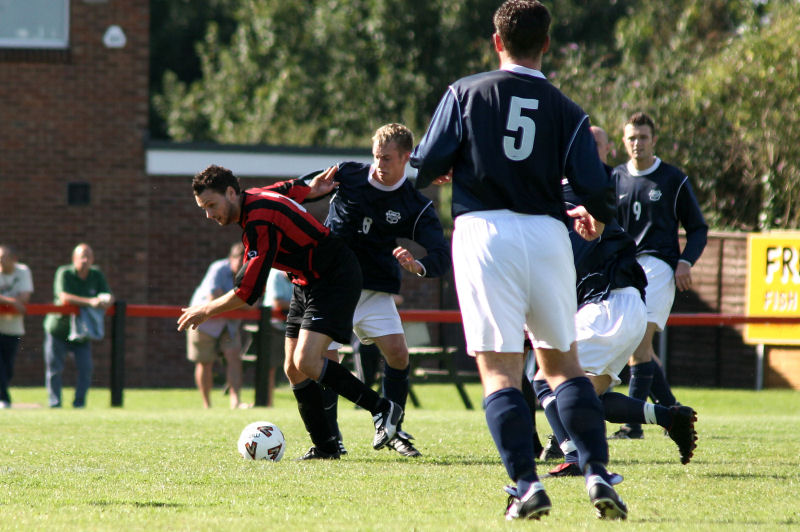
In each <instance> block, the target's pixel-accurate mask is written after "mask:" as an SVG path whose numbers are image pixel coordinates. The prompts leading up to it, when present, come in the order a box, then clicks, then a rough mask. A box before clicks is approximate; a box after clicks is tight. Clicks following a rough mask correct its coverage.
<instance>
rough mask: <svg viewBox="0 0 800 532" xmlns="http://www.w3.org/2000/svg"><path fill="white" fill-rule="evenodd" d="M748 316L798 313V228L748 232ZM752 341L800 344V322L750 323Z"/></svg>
mask: <svg viewBox="0 0 800 532" xmlns="http://www.w3.org/2000/svg"><path fill="white" fill-rule="evenodd" d="M746 304H747V307H746V313H747V315H748V316H778V317H800V232H797V231H775V232H769V233H751V234H749V235H747V303H746ZM744 338H745V341H746V342H747V343H751V344H778V345H800V325H798V324H791V325H786V324H784V325H771V324H752V325H747V326H746V327H745V332H744Z"/></svg>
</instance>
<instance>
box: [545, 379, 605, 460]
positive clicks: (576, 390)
mask: <svg viewBox="0 0 800 532" xmlns="http://www.w3.org/2000/svg"><path fill="white" fill-rule="evenodd" d="M554 393H555V396H556V404H557V408H558V415H559V417H560V418H561V423H563V425H564V428H565V429H566V430H567V434H569V437H570V440H572V442H573V443H574V444H575V447H576V448H577V449H578V458H579V460H580V467H581V470H583V469H584V468H585V467H586V464H588V463H592V462H595V463H601V464H607V463H608V442H607V441H606V422H605V420H604V419H603V405H602V404H601V403H600V399H598V397H597V394H596V393H595V391H594V386H592V383H591V381H590V380H589V378H588V377H575V378H572V379H569V380H567V381H564V382H562V383H561V384H559V385H558V387H557V388H556V389H555V392H554Z"/></svg>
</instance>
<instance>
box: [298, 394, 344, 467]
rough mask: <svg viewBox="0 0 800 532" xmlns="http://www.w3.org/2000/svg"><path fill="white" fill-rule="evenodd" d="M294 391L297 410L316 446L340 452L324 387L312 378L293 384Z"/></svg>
mask: <svg viewBox="0 0 800 532" xmlns="http://www.w3.org/2000/svg"><path fill="white" fill-rule="evenodd" d="M292 393H294V397H295V399H297V410H298V411H299V412H300V419H302V420H303V424H304V425H305V427H306V430H307V431H308V435H309V436H310V437H311V442H312V443H313V444H314V447H316V448H317V449H319V450H320V451H323V452H326V453H329V454H334V453H336V452H338V446H337V444H336V434H333V433H332V432H331V427H330V425H329V424H328V420H327V419H326V418H325V409H324V407H323V402H322V387H321V386H320V385H319V384H318V383H317V382H316V381H313V380H311V379H306V380H304V381H303V382H301V383H298V384H295V385H293V386H292Z"/></svg>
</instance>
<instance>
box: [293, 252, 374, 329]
mask: <svg viewBox="0 0 800 532" xmlns="http://www.w3.org/2000/svg"><path fill="white" fill-rule="evenodd" d="M316 254H317V255H319V259H320V262H321V263H324V264H325V265H326V266H325V267H324V268H320V269H318V270H317V271H319V272H320V278H319V279H317V280H316V281H312V282H311V283H309V284H308V285H306V286H300V285H294V292H293V293H292V301H291V303H290V304H289V315H288V316H287V318H286V337H287V338H297V337H298V336H299V334H300V329H306V330H309V331H314V332H318V333H322V334H324V335H327V336H329V337H330V338H332V339H333V340H334V341H336V342H339V343H342V344H348V343H350V339H351V338H352V336H353V312H355V309H356V305H357V304H358V298H359V297H360V296H361V267H360V266H359V265H358V259H357V258H356V255H355V253H353V252H352V251H351V250H350V248H349V247H347V244H345V243H344V241H342V240H340V239H339V238H336V237H328V238H326V239H325V240H323V241H322V242H321V243H320V245H319V249H318V250H317V251H316ZM315 262H316V259H315Z"/></svg>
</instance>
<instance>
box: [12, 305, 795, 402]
mask: <svg viewBox="0 0 800 532" xmlns="http://www.w3.org/2000/svg"><path fill="white" fill-rule="evenodd" d="M182 308H183V307H181V306H177V305H127V304H126V303H125V302H124V301H117V302H116V303H115V304H114V305H113V306H112V307H110V308H109V309H108V311H107V313H106V314H107V315H108V316H112V318H113V319H112V324H111V328H110V336H111V386H110V388H111V405H112V406H122V391H123V388H124V368H125V320H126V318H127V317H136V318H172V319H176V320H177V318H178V317H179V316H180V315H181V309H182ZM78 310H79V309H78V307H76V306H72V305H64V306H62V305H53V304H42V303H34V304H30V305H27V306H26V314H28V315H44V314H48V313H59V314H75V313H77V312H78ZM11 311H13V309H12V307H9V306H7V305H0V314H3V313H7V312H11ZM221 317H226V318H233V319H244V320H253V321H257V322H258V328H259V330H261V329H264V330H267V328H268V327H270V318H272V317H277V318H281V317H283V314H281V313H280V312H279V311H277V310H274V311H273V310H272V309H269V308H266V307H265V308H260V309H247V310H234V311H230V312H226V313H225V314H222V315H221ZM400 317H401V318H402V319H403V320H405V321H408V322H426V323H461V312H460V311H458V310H401V311H400ZM748 323H769V324H776V325H778V324H781V325H783V324H786V325H791V324H797V325H800V317H777V316H743V315H740V314H703V313H699V314H672V315H670V317H669V319H668V320H667V325H670V326H682V327H687V326H688V327H723V326H731V325H744V324H748ZM271 336H272V335H270V334H263V335H259V338H258V344H257V345H256V353H257V356H256V382H255V404H256V405H257V406H266V404H267V398H268V396H267V394H268V391H267V388H266V385H265V383H266V375H267V372H268V370H269V366H268V365H269V356H260V354H261V353H269V349H270V345H269V342H270V337H271ZM757 389H758V386H757Z"/></svg>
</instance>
